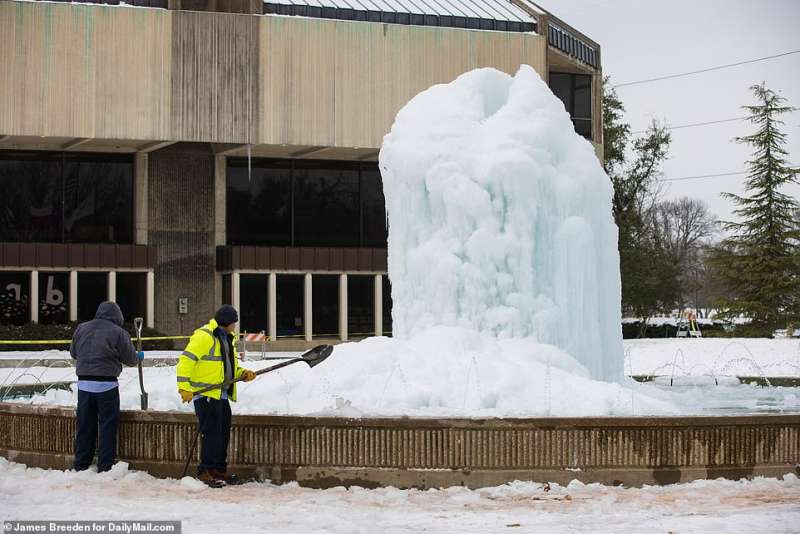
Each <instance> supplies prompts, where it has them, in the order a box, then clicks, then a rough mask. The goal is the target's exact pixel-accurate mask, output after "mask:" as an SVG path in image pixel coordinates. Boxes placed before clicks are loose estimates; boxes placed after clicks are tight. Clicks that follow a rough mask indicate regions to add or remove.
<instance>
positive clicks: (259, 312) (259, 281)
mask: <svg viewBox="0 0 800 534" xmlns="http://www.w3.org/2000/svg"><path fill="white" fill-rule="evenodd" d="M268 281H269V280H268V277H267V275H265V274H242V275H240V276H239V305H240V306H241V308H242V309H241V310H240V313H241V324H240V325H239V330H240V331H242V332H266V331H267V330H268V329H269V325H268V323H267V283H268Z"/></svg>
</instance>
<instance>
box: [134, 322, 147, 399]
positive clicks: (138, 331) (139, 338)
mask: <svg viewBox="0 0 800 534" xmlns="http://www.w3.org/2000/svg"><path fill="white" fill-rule="evenodd" d="M143 323H144V319H142V318H141V317H137V318H135V319H134V320H133V327H134V328H135V329H136V350H137V351H138V352H142V324H143ZM137 356H138V354H137ZM139 389H140V390H141V391H142V394H141V397H140V399H141V406H142V410H147V392H146V391H145V390H144V373H143V372H142V360H139Z"/></svg>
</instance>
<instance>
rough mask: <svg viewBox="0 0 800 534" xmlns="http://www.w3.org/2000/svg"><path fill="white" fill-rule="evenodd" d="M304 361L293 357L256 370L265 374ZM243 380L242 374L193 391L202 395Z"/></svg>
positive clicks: (258, 373) (257, 373)
mask: <svg viewBox="0 0 800 534" xmlns="http://www.w3.org/2000/svg"><path fill="white" fill-rule="evenodd" d="M302 361H304V360H303V358H292V359H291V360H287V361H285V362H281V363H277V364H275V365H271V366H270V367H265V368H264V369H259V370H258V371H256V376H258V375H263V374H264V373H269V372H270V371H276V370H278V369H282V368H283V367H286V366H287V365H292V364H293V363H297V362H302ZM243 380H244V378H243V377H241V376H240V377H237V378H234V379H233V380H230V381H228V382H222V383H220V384H215V385H213V386H208V387H204V388H203V389H198V390H195V391H193V393H194V394H195V395H200V394H202V393H208V392H209V391H213V390H215V389H225V388H227V387H228V386H230V385H231V384H235V383H236V382H242V381H243Z"/></svg>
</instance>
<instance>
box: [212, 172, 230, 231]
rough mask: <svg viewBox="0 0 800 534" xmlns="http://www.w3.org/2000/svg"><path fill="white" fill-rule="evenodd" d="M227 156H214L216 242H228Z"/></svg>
mask: <svg viewBox="0 0 800 534" xmlns="http://www.w3.org/2000/svg"><path fill="white" fill-rule="evenodd" d="M225 165H226V161H225V156H214V244H215V245H216V246H218V247H219V246H223V245H226V244H227V234H226V232H225V211H226V207H225V202H226V198H225V186H226V179H225Z"/></svg>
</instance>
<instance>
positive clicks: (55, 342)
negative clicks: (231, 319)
mask: <svg viewBox="0 0 800 534" xmlns="http://www.w3.org/2000/svg"><path fill="white" fill-rule="evenodd" d="M190 337H191V336H159V337H143V338H142V341H158V340H162V339H189V338H190ZM70 343H72V340H71V339H36V340H27V339H26V340H24V341H0V345H47V344H50V345H69V344H70Z"/></svg>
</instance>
